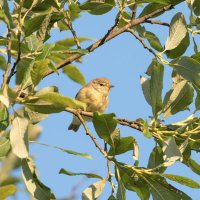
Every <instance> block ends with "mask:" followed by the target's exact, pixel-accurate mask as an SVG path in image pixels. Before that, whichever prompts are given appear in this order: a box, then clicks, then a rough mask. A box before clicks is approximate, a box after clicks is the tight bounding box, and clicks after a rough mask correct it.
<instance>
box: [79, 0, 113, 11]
mask: <svg viewBox="0 0 200 200" xmlns="http://www.w3.org/2000/svg"><path fill="white" fill-rule="evenodd" d="M114 6H115V1H114V0H105V1H104V2H92V1H86V2H85V3H83V4H81V5H80V6H79V8H80V9H81V10H84V11H87V12H89V13H90V14H92V15H102V14H105V13H107V12H109V11H110V10H112V8H113V7H114Z"/></svg>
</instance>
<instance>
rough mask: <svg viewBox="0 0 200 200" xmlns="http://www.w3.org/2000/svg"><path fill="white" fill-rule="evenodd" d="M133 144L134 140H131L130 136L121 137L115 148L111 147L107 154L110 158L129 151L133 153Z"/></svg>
mask: <svg viewBox="0 0 200 200" xmlns="http://www.w3.org/2000/svg"><path fill="white" fill-rule="evenodd" d="M134 143H135V138H133V137H132V136H129V137H122V138H120V140H119V142H118V143H117V145H116V147H115V148H113V147H112V146H111V148H110V151H109V153H108V154H109V155H111V156H114V155H119V154H123V153H125V152H127V151H131V150H132V151H133V150H134Z"/></svg>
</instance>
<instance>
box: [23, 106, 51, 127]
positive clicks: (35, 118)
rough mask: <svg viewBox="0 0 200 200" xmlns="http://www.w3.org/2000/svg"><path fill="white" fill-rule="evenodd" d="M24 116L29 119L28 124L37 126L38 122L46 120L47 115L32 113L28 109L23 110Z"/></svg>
mask: <svg viewBox="0 0 200 200" xmlns="http://www.w3.org/2000/svg"><path fill="white" fill-rule="evenodd" d="M25 116H26V117H27V118H28V119H29V121H30V123H32V124H37V123H38V122H40V121H42V120H44V119H46V118H47V117H48V116H49V115H48V114H42V113H38V112H34V111H32V110H30V109H28V108H25Z"/></svg>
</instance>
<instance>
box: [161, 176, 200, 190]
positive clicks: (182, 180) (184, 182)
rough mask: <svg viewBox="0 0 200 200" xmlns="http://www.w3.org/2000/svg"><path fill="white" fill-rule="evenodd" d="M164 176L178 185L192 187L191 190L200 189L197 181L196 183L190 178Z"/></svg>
mask: <svg viewBox="0 0 200 200" xmlns="http://www.w3.org/2000/svg"><path fill="white" fill-rule="evenodd" d="M162 176H164V177H166V178H168V179H170V180H172V181H175V182H177V183H180V184H182V185H186V186H188V187H191V188H200V184H199V183H197V182H196V181H194V180H192V179H190V178H187V177H184V176H179V175H174V174H162Z"/></svg>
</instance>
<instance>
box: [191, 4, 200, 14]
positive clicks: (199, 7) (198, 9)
mask: <svg viewBox="0 0 200 200" xmlns="http://www.w3.org/2000/svg"><path fill="white" fill-rule="evenodd" d="M192 9H193V11H194V14H195V15H196V16H199V15H200V3H199V1H198V0H194V1H193V4H192Z"/></svg>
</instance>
